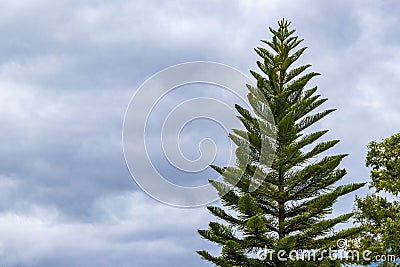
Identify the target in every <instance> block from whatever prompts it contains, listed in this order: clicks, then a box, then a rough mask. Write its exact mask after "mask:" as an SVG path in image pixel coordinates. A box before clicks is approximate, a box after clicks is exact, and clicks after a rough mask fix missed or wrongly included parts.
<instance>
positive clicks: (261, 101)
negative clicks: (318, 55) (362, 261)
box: [198, 19, 364, 267]
mask: <svg viewBox="0 0 400 267" xmlns="http://www.w3.org/2000/svg"><path fill="white" fill-rule="evenodd" d="M278 26H279V28H278V29H277V30H274V29H271V28H270V32H271V33H272V40H270V41H266V40H263V41H262V42H263V43H264V44H266V46H267V48H265V47H257V48H256V49H255V51H256V52H257V54H258V55H259V56H260V57H261V61H258V62H257V65H258V67H259V69H260V70H259V72H255V71H251V74H252V75H253V76H254V78H255V79H256V81H257V86H256V87H255V88H254V87H252V86H250V85H247V87H248V89H249V94H248V100H249V103H250V105H251V107H252V112H251V111H249V110H246V109H245V108H243V107H241V106H239V105H236V109H237V111H238V112H239V114H240V116H238V118H239V119H240V120H241V122H242V123H243V125H244V127H245V130H234V134H231V135H229V137H230V138H231V139H232V141H233V142H234V143H235V144H236V145H237V149H236V157H237V163H236V166H233V167H217V166H212V167H213V168H214V169H215V170H216V171H217V172H219V173H220V174H221V175H222V177H223V181H210V182H211V184H212V185H213V186H214V187H215V188H216V190H217V191H218V192H219V194H220V196H221V201H222V204H223V206H225V207H226V209H223V208H220V207H217V206H209V207H208V209H209V211H210V212H211V213H212V214H213V215H215V216H216V217H217V218H218V219H220V222H210V224H209V228H208V230H198V232H199V234H200V235H201V236H202V237H203V238H205V239H207V240H209V241H212V242H215V243H217V244H219V245H220V246H221V247H222V251H221V254H220V255H219V256H213V255H211V254H210V253H209V252H207V251H205V250H203V251H198V253H199V254H200V255H201V256H202V258H203V259H205V260H208V261H210V262H212V263H213V264H214V265H216V266H222V267H228V266H229V267H232V266H323V265H325V266H338V265H339V261H338V260H337V261H332V260H331V259H330V258H328V255H327V254H325V255H323V254H321V255H318V253H321V252H322V250H324V249H329V248H333V249H334V248H336V247H337V243H336V242H337V240H339V239H346V238H350V237H353V236H354V235H355V234H356V233H357V232H358V231H359V229H357V228H348V229H345V230H342V231H340V232H337V233H332V229H333V228H334V227H335V226H336V225H337V224H339V223H344V222H346V221H348V219H349V218H351V216H352V213H347V214H343V215H340V216H338V217H336V218H329V219H327V218H326V215H328V214H330V213H331V212H332V206H333V204H334V203H335V202H336V200H337V199H338V198H339V197H340V196H343V195H345V194H348V193H350V192H353V191H354V190H357V189H358V188H360V187H362V186H363V185H364V184H360V183H357V184H347V185H340V186H335V183H336V182H338V181H339V180H341V179H342V178H343V177H344V176H345V174H346V171H345V170H344V169H341V168H339V164H340V162H341V161H342V159H343V158H344V157H346V155H345V154H339V155H330V156H321V153H324V152H326V151H327V150H328V149H330V148H331V147H333V146H334V145H336V144H337V143H338V142H339V141H338V140H333V141H325V142H318V143H317V140H318V139H319V138H321V137H322V136H324V135H325V134H326V133H327V132H328V131H327V130H321V131H317V132H311V133H307V132H306V130H307V129H308V128H309V127H310V126H312V125H314V124H315V123H316V122H318V121H319V120H320V119H322V118H324V117H325V116H326V115H328V114H329V113H331V112H333V111H334V109H328V110H324V111H320V112H316V109H317V108H318V107H320V105H321V104H323V103H324V102H325V101H326V100H327V99H326V98H321V97H320V95H318V94H316V92H317V87H313V88H306V87H307V85H308V82H309V81H310V80H311V79H312V78H313V77H315V76H317V75H319V74H318V73H316V72H307V70H308V69H309V67H310V66H311V65H303V66H297V67H293V64H294V63H295V62H296V61H297V60H298V59H299V57H300V56H301V55H302V54H303V52H304V51H305V50H306V47H303V48H298V46H299V44H300V43H301V42H302V41H303V40H302V39H299V38H298V37H297V36H294V35H293V34H294V32H295V30H294V29H289V26H290V22H288V21H286V20H284V19H283V20H281V21H279V22H278ZM268 106H269V108H270V110H269V111H270V112H268V108H267V107H268ZM271 116H272V118H270V117H271ZM273 122H274V123H273ZM272 151H275V153H274V155H273V153H272ZM238 175H239V176H240V177H238ZM238 178H240V179H238ZM254 185H255V186H254ZM265 248H268V249H270V250H273V251H275V252H277V251H279V250H284V251H286V252H287V253H289V252H290V251H293V250H318V251H319V252H317V255H318V258H314V259H315V260H313V259H312V258H310V259H309V260H290V259H289V257H288V256H289V255H288V254H286V258H287V259H288V260H287V261H282V260H281V259H279V258H278V255H277V253H273V254H270V255H268V256H267V257H264V258H262V259H260V258H259V257H257V255H258V253H260V252H261V251H264V252H265ZM281 256H282V255H281ZM281 258H282V257H281ZM320 258H322V259H323V260H322V261H321V260H319V259H320Z"/></svg>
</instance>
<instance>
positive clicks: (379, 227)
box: [355, 133, 400, 266]
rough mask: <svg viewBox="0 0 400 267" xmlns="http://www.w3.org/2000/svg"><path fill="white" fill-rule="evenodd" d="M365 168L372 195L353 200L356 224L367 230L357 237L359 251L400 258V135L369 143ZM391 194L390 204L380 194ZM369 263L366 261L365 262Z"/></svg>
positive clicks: (390, 262) (390, 264) (385, 263)
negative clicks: (368, 172)
mask: <svg viewBox="0 0 400 267" xmlns="http://www.w3.org/2000/svg"><path fill="white" fill-rule="evenodd" d="M367 147H368V153H367V157H366V166H367V167H370V168H371V171H370V176H371V180H372V181H371V184H370V188H373V189H375V192H374V193H372V194H368V195H367V196H366V197H365V198H360V197H356V201H355V219H356V220H355V222H356V223H359V224H361V225H362V226H364V227H366V230H365V231H363V233H362V234H361V235H360V239H359V242H358V247H359V249H360V250H364V251H365V250H370V251H371V252H373V254H372V255H371V257H370V258H371V259H374V257H375V256H376V255H385V256H386V257H387V256H388V255H393V256H395V257H397V258H398V257H399V256H400V232H399V229H400V199H399V194H400V133H398V134H395V135H392V136H390V137H388V138H386V139H385V140H383V141H382V142H376V141H372V142H370V143H369V144H368V146H367ZM380 192H385V193H387V194H389V195H391V197H390V198H391V199H392V200H391V201H389V200H388V199H387V198H386V197H383V196H381V195H380V194H379V193H380ZM366 263H368V262H366ZM398 264H399V263H397V265H396V263H394V262H393V259H391V261H390V260H389V261H382V265H383V266H398Z"/></svg>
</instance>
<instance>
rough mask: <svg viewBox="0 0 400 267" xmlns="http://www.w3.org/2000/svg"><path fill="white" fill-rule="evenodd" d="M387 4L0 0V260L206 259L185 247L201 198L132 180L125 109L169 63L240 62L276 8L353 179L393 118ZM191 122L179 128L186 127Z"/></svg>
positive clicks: (394, 46) (111, 262)
mask: <svg viewBox="0 0 400 267" xmlns="http://www.w3.org/2000/svg"><path fill="white" fill-rule="evenodd" d="M399 12H400V2H398V1H396V0H393V1H372V0H371V1H366V0H359V1H317V0H315V1H311V0H310V1H288V0H287V1H282V0H279V1H278V0H268V1H245V0H241V1H218V2H217V1H149V0H143V1H141V0H137V1H122V0H117V1H99V0H89V1H67V0H57V1H51V0H26V1H15V0H12V1H11V0H1V1H0V14H1V16H0V33H1V37H2V38H1V42H0V103H1V104H0V123H1V129H2V133H1V135H0V151H1V154H0V157H1V159H0V166H1V168H0V265H2V266H136V267H138V266H140V267H157V266H167V267H176V266H194V267H200V266H210V264H209V263H207V262H204V261H202V260H201V259H200V257H199V256H198V255H197V254H196V253H195V251H196V250H199V249H210V250H212V251H214V252H216V253H217V252H218V249H217V247H216V246H214V245H213V244H210V243H208V242H207V241H204V240H202V239H201V238H200V236H199V235H198V234H197V233H196V229H199V228H200V229H204V228H206V227H207V224H208V222H209V221H210V220H212V219H213V218H212V217H211V216H209V215H208V213H207V212H206V208H205V207H202V208H197V209H178V208H172V207H169V206H166V205H163V204H161V203H159V202H157V201H156V200H154V199H152V198H150V197H149V196H148V195H146V194H145V193H144V192H142V191H141V190H140V189H139V187H138V186H137V185H136V184H135V183H134V182H133V179H132V177H131V176H130V173H129V171H128V169H127V167H126V164H125V161H124V155H123V152H122V142H121V131H122V124H123V119H124V114H125V110H126V108H127V106H128V104H129V101H130V99H131V97H132V95H133V94H134V93H135V90H137V88H138V87H139V86H140V85H141V84H142V83H143V82H144V81H145V80H146V79H147V78H149V77H150V76H152V75H153V74H154V73H156V72H158V71H160V70H162V69H164V68H166V67H168V66H171V65H174V64H178V63H182V62H187V61H193V60H209V61H215V62H221V63H224V64H227V65H229V66H232V67H234V68H237V69H238V70H240V71H242V72H243V73H246V74H248V73H249V70H250V69H255V68H256V64H255V61H256V60H257V56H256V54H255V53H254V51H253V48H254V47H256V46H259V45H261V43H260V41H259V40H260V39H269V38H270V34H269V32H268V26H272V27H276V22H277V21H278V20H280V19H281V18H283V17H285V18H287V19H289V20H291V21H292V26H293V27H294V28H296V29H297V34H298V35H299V36H300V37H302V38H304V39H305V41H304V44H305V45H306V46H308V47H309V49H308V50H307V52H306V53H305V55H304V57H303V58H302V62H307V63H311V64H313V70H315V71H318V72H320V73H322V74H323V75H322V76H319V77H318V78H316V79H315V81H314V83H315V84H317V85H318V86H319V93H320V94H322V95H323V96H324V97H327V98H329V101H328V102H327V103H326V104H325V107H326V108H337V109H338V111H336V112H335V113H334V114H333V115H330V116H329V118H327V119H325V120H323V121H321V123H319V125H318V127H319V128H324V129H330V132H329V134H328V138H330V139H341V140H342V142H341V143H339V144H338V145H337V146H336V147H335V149H333V150H332V153H335V152H336V153H349V154H350V156H349V157H348V158H346V159H345V160H344V162H343V164H342V167H345V168H346V169H347V171H348V175H347V176H346V177H345V180H344V182H358V181H367V180H368V169H367V168H365V167H364V157H365V153H366V144H367V143H368V142H369V141H371V140H381V139H382V138H384V137H387V136H389V135H391V134H394V133H396V132H398V131H399V130H400V121H399V117H400V106H399V104H398V103H399V99H400V90H399V85H400V64H399V62H400V29H399V27H398V25H400V19H399V18H400V17H399V15H398V14H399ZM196 90H199V89H198V88H197V89H196ZM207 90H209V89H207ZM207 90H206V89H205V92H207ZM182 96H185V95H184V94H183V95H180V94H179V92H178V93H176V94H175V95H171V96H170V97H169V101H170V103H175V102H176V100H177V99H180V97H182ZM174 99H175V102H174ZM163 120H164V118H160V119H159V120H157V116H156V117H153V119H152V122H153V124H154V125H157V121H159V123H160V124H161V123H162V122H163ZM208 129H209V131H212V132H213V131H214V130H215V131H216V132H217V133H218V134H217V135H215V134H214V135H215V136H218V137H219V138H217V141H220V142H222V146H225V147H226V146H228V145H229V143H228V144H227V143H226V142H227V141H226V140H225V139H224V138H225V137H226V133H225V132H224V131H222V130H221V129H218V127H214V128H213V126H210V128H208ZM191 133H192V134H193V136H191ZM195 133H196V134H198V132H194V131H190V130H187V131H186V132H183V134H185V136H186V137H185V138H186V139H188V140H200V137H198V136H197V135H196V134H195ZM221 134H222V135H221ZM221 136H222V138H221ZM217 141H216V142H217ZM217 143H218V142H217ZM195 148H197V144H196V146H193V149H195ZM185 149H186V148H182V150H183V151H184V152H185ZM191 150H192V149H186V151H191ZM187 153H188V155H189V154H190V153H189V152H187ZM153 156H154V157H156V158H157V157H160V158H161V155H157V153H153ZM192 156H193V155H192ZM163 166H164V165H163V164H162V163H160V165H159V166H158V168H159V171H160V172H163ZM164 167H165V166H164ZM166 172H168V170H167V171H166ZM205 174H207V175H204V176H203V178H200V177H197V178H196V179H203V180H201V181H205V180H206V179H208V178H210V177H206V176H208V175H212V172H210V171H209V170H206V172H205ZM182 183H184V182H182ZM366 192H367V190H359V191H358V192H357V194H359V195H363V194H365V193H366ZM353 197H354V195H351V196H346V197H344V198H343V199H342V200H340V201H339V202H338V203H337V205H335V213H336V214H338V213H340V212H344V211H350V210H351V206H352V201H353Z"/></svg>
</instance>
